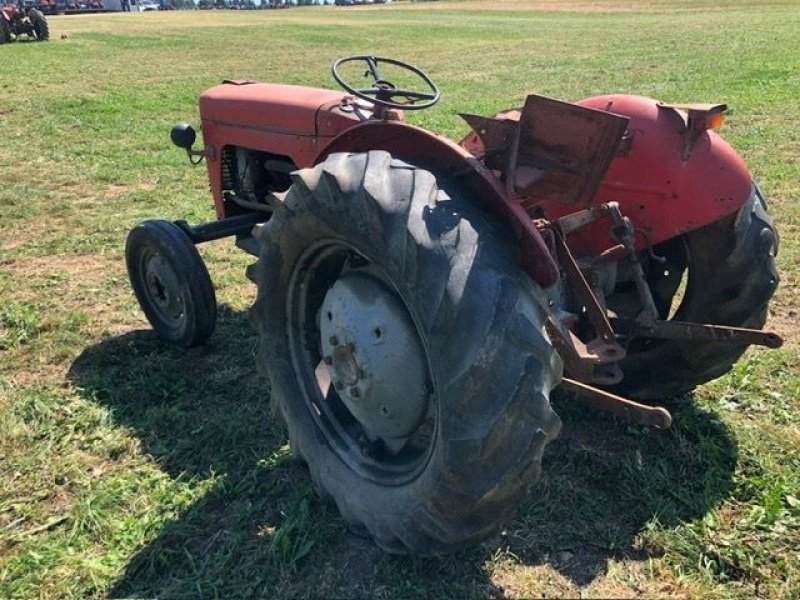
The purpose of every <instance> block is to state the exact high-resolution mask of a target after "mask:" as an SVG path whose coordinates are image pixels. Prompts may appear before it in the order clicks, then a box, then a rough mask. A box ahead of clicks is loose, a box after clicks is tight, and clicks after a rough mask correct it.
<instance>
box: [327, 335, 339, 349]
mask: <svg viewBox="0 0 800 600" xmlns="http://www.w3.org/2000/svg"><path fill="white" fill-rule="evenodd" d="M328 341H329V342H330V343H331V346H338V345H339V338H338V337H336V336H335V335H332V336H331V339H329V340H328Z"/></svg>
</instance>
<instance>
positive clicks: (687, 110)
mask: <svg viewBox="0 0 800 600" xmlns="http://www.w3.org/2000/svg"><path fill="white" fill-rule="evenodd" d="M658 107H659V108H664V109H671V110H673V111H675V112H676V113H677V114H678V115H680V116H681V118H682V119H684V125H685V128H684V130H683V151H682V152H681V160H682V161H683V162H686V161H687V160H689V158H691V156H692V151H693V150H694V146H695V144H696V143H697V140H698V139H700V136H701V135H703V133H705V132H706V131H708V130H709V129H715V128H716V127H719V126H720V125H721V124H722V115H724V114H725V111H726V110H728V106H727V105H726V104H667V103H664V102H659V103H658Z"/></svg>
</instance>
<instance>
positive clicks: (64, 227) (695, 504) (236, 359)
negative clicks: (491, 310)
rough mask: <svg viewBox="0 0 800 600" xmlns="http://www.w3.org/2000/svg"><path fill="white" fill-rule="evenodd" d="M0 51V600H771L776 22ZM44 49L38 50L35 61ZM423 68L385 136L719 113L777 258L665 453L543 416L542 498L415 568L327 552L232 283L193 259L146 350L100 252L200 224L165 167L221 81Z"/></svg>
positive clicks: (219, 258)
mask: <svg viewBox="0 0 800 600" xmlns="http://www.w3.org/2000/svg"><path fill="white" fill-rule="evenodd" d="M51 29H52V31H53V36H52V41H51V42H50V43H48V44H33V43H18V44H13V45H8V46H2V47H0V55H1V56H2V58H3V65H4V66H3V78H2V81H0V167H2V168H0V215H1V216H0V299H1V301H0V477H2V485H0V597H2V598H33V597H44V598H87V597H94V596H99V597H104V596H111V597H119V596H158V597H164V598H167V597H176V598H186V597H229V598H232V597H284V598H292V597H308V596H317V597H321V596H336V597H353V596H370V597H453V598H463V597H487V596H488V597H497V596H503V595H507V596H512V597H531V596H537V595H546V596H551V597H552V596H577V595H579V594H583V595H585V596H595V597H597V596H599V597H608V596H615V597H617V596H638V595H644V596H668V595H670V596H672V595H675V596H684V597H693V598H694V597H708V598H750V597H753V596H760V597H766V598H787V599H789V598H797V597H798V596H800V577H798V572H800V416H798V412H799V411H798V408H800V401H799V399H800V356H798V345H797V342H796V340H797V334H798V332H799V331H800V327H798V321H797V310H798V301H797V296H798V274H799V273H800V254H799V253H798V251H799V248H800V244H798V238H799V236H798V233H800V208H798V202H797V200H798V195H799V194H798V191H800V185H798V181H800V167H799V166H798V160H797V157H798V156H800V6H798V5H797V3H796V2H792V1H784V2H777V1H776V2H755V1H753V2H746V1H744V0H731V1H728V2H724V3H720V2H711V1H702V2H694V1H693V2H689V1H688V0H684V1H681V2H672V1H669V2H668V1H666V0H646V1H643V2H633V1H632V0H617V1H611V0H609V1H606V2H580V1H577V0H575V1H573V2H555V1H554V0H545V1H541V2H529V3H526V2H522V1H514V0H506V1H497V2H492V1H489V2H483V3H479V2H462V3H453V2H451V3H448V2H440V3H430V4H429V3H425V4H413V5H409V4H403V3H397V4H394V5H390V6H383V7H376V8H366V9H355V10H353V9H347V10H345V9H337V8H308V9H300V8H298V9H293V10H289V11H269V12H265V13H240V14H237V13H192V14H190V13H162V14H144V15H109V16H102V17H76V18H71V17H70V18H64V17H62V18H53V19H51ZM62 35H63V36H65V37H63V38H62ZM364 52H373V53H376V54H384V55H391V56H397V57H399V58H402V59H405V60H408V61H410V62H412V63H415V64H418V65H420V66H422V67H424V68H425V69H426V70H427V71H428V72H429V73H430V74H431V76H432V77H433V78H434V79H435V80H436V81H437V82H438V83H439V85H440V87H441V88H442V91H443V100H442V102H441V103H440V104H439V105H438V106H437V107H435V108H434V109H432V110H430V111H425V112H423V113H421V114H415V115H413V116H412V117H411V119H412V120H413V122H415V123H417V124H420V125H423V126H425V127H429V128H432V129H435V130H437V131H439V132H441V133H443V134H446V135H448V136H451V137H454V138H458V137H460V136H461V135H462V134H463V133H465V132H466V126H465V125H464V124H463V123H461V122H460V120H459V119H458V117H457V113H458V112H473V113H483V114H492V113H493V112H496V111H497V110H500V109H503V108H507V107H511V106H515V105H518V104H520V103H521V101H522V99H523V98H524V96H525V94H526V93H527V92H531V91H536V92H539V93H544V94H548V95H552V96H556V97H560V98H564V99H579V98H581V97H584V96H587V95H591V94H597V93H606V92H612V91H625V92H630V93H639V94H645V95H651V96H654V97H657V98H659V99H662V100H666V101H701V102H702V101H725V102H727V103H728V104H729V106H731V111H730V116H729V119H728V120H727V122H726V125H725V127H724V128H723V130H722V132H723V133H724V135H725V136H726V137H727V138H728V139H729V140H730V141H731V142H732V144H733V145H734V146H735V147H736V149H737V150H738V151H739V152H741V153H742V155H743V156H744V158H745V160H746V161H747V163H748V165H749V166H750V167H751V169H752V171H753V172H754V174H755V175H756V177H757V179H758V180H759V181H760V182H761V183H762V185H763V187H764V188H765V190H766V191H767V193H768V194H769V197H770V200H771V203H770V208H771V211H772V213H773V215H774V216H775V219H776V222H777V223H778V226H779V229H780V231H781V234H782V245H781V252H780V255H779V257H778V263H779V270H780V272H781V277H782V283H781V288H780V290H779V292H778V294H777V297H776V299H775V302H774V304H773V307H772V312H771V316H770V318H771V325H772V326H773V327H774V328H776V329H778V330H779V331H780V332H781V333H783V334H784V335H786V336H787V337H788V338H789V342H788V343H787V344H786V345H785V346H784V347H783V348H782V349H781V350H777V351H759V350H753V351H750V352H749V353H748V354H747V355H746V356H745V358H744V359H743V360H742V361H741V362H740V363H739V364H737V365H736V367H735V368H734V370H733V371H732V372H731V373H730V374H728V375H726V376H725V377H723V378H721V379H719V380H718V381H715V382H713V383H711V384H708V385H706V386H703V387H702V388H700V389H699V390H698V391H697V392H696V394H695V395H694V396H693V398H691V399H690V400H692V402H688V403H686V404H684V405H682V406H681V408H679V409H678V410H677V412H676V414H675V425H674V427H673V428H672V429H671V430H669V431H666V432H658V431H651V430H646V429H642V428H640V427H637V426H631V425H627V424H625V423H622V422H619V421H615V420H613V419H611V418H609V417H606V416H604V415H598V414H596V413H593V412H589V411H586V410H584V409H582V407H580V406H579V405H574V404H571V403H569V402H568V401H565V400H561V401H558V402H557V403H556V409H557V410H558V411H559V413H560V414H561V415H562V418H563V420H564V430H563V432H562V435H561V436H560V438H559V439H558V440H557V441H556V442H554V443H553V445H552V446H550V447H549V448H548V450H547V452H546V456H545V461H544V476H543V479H542V481H541V483H540V485H538V486H537V487H536V489H535V490H534V491H533V493H532V494H531V496H530V498H529V500H528V501H527V502H526V504H525V505H524V506H523V508H522V510H521V511H520V514H519V516H518V518H517V519H516V520H514V521H513V522H510V523H508V524H507V526H506V527H505V529H504V531H503V532H502V534H500V535H498V536H496V537H495V538H493V539H491V540H489V541H488V542H486V543H485V544H483V545H482V546H480V547H478V548H475V549H473V550H471V551H468V552H464V553H461V554H458V555H456V556H453V557H446V558H442V559H437V560H420V559H415V558H402V557H401V558H398V557H391V556H387V555H384V554H382V553H381V552H379V551H378V550H377V549H376V548H375V547H374V546H373V545H372V544H371V543H370V542H368V541H365V540H361V539H359V538H356V537H353V536H352V535H351V534H349V533H347V531H346V528H345V527H344V525H343V524H342V522H341V521H340V520H339V518H338V516H337V513H336V510H335V508H332V507H330V506H327V505H324V504H322V503H321V502H320V501H319V500H318V499H317V497H316V496H315V495H314V493H313V490H312V489H311V485H310V483H309V480H308V477H307V474H306V471H305V469H304V468H303V467H302V466H301V465H299V464H298V463H297V462H295V461H293V460H292V459H291V456H290V454H289V451H288V448H287V447H286V445H285V440H284V438H283V434H282V432H281V430H280V428H279V427H277V426H276V425H274V424H273V422H272V418H271V415H270V410H269V406H268V398H269V382H268V381H264V380H262V379H259V378H258V377H257V375H256V370H255V347H256V339H255V337H254V335H253V332H252V330H251V328H250V325H249V323H248V320H247V317H246V314H245V313H246V310H247V308H248V306H249V305H250V304H251V302H252V301H253V297H254V290H253V289H252V286H251V285H250V284H249V282H247V280H246V279H245V277H244V269H245V267H246V266H247V264H248V263H249V262H251V259H249V258H248V257H247V256H245V255H243V254H242V253H240V252H239V251H237V250H235V249H234V248H233V247H232V244H230V243H228V242H219V243H213V244H210V245H208V246H207V247H204V248H203V249H202V253H203V254H204V256H205V258H206V259H207V262H208V264H209V267H210V271H211V273H212V277H213V278H214V281H215V284H216V286H217V290H218V299H219V301H220V302H221V303H222V307H221V309H220V322H219V325H218V329H217V332H216V333H215V334H214V336H213V338H212V340H211V342H210V344H209V345H208V346H206V347H204V348H198V349H193V350H190V351H179V350H176V349H172V348H169V347H167V346H165V345H164V344H162V343H160V342H158V341H157V340H156V339H155V338H154V337H153V335H152V334H151V333H150V332H149V330H148V328H147V325H146V322H145V320H144V319H143V317H142V315H141V314H140V312H139V310H138V307H137V306H136V303H135V300H134V298H133V296H132V294H131V293H130V291H129V289H128V283H127V276H126V274H125V271H124V266H123V254H122V248H123V244H124V239H125V236H126V234H127V231H128V230H129V228H130V227H131V226H132V225H133V224H135V223H136V222H137V221H139V220H141V219H143V218H147V217H152V216H163V217H166V218H187V219H188V220H190V221H201V220H206V219H210V218H212V217H213V212H212V210H211V206H210V198H209V195H208V192H207V183H206V177H205V171H204V169H203V168H191V167H190V166H189V165H188V164H187V161H186V160H185V156H184V155H183V154H182V153H181V152H179V151H178V150H176V149H175V148H174V147H172V146H171V145H170V144H169V142H168V138H167V135H168V132H169V128H170V126H171V125H172V124H173V123H174V122H176V121H179V120H191V121H194V122H197V120H198V119H197V107H196V99H197V95H198V94H199V93H200V92H201V91H202V90H203V89H205V88H206V87H208V86H210V85H213V84H215V83H217V82H219V81H220V80H221V79H225V78H253V79H262V80H267V81H274V82H285V83H296V84H306V85H316V86H327V87H332V86H333V82H332V81H331V79H330V76H329V65H330V63H331V62H332V61H333V59H334V58H336V57H338V56H341V55H344V54H350V53H364Z"/></svg>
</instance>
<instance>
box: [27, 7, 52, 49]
mask: <svg viewBox="0 0 800 600" xmlns="http://www.w3.org/2000/svg"><path fill="white" fill-rule="evenodd" d="M28 19H30V22H31V25H32V26H33V32H34V33H35V34H36V39H37V40H38V41H40V42H46V41H47V40H49V39H50V27H49V26H48V25H47V19H45V17H44V15H43V14H42V12H41V11H40V10H37V9H35V8H33V9H31V10H30V11H29V12H28Z"/></svg>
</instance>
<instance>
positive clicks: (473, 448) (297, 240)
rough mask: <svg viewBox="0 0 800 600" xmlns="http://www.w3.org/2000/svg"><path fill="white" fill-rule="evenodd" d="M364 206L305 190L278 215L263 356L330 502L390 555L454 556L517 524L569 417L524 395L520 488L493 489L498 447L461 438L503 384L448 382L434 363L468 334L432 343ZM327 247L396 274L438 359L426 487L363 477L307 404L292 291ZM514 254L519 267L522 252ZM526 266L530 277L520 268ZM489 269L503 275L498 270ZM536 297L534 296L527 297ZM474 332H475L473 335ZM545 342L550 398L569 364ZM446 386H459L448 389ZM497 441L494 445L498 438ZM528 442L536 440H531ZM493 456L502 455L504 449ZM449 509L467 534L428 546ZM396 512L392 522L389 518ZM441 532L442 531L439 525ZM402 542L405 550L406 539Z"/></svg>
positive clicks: (519, 422) (273, 225)
mask: <svg viewBox="0 0 800 600" xmlns="http://www.w3.org/2000/svg"><path fill="white" fill-rule="evenodd" d="M370 154H373V153H370ZM356 204H358V202H354V203H353V205H352V206H350V205H347V203H344V205H340V206H339V207H338V208H331V207H332V206H335V205H336V203H335V202H332V201H330V199H325V200H324V201H318V199H317V198H315V196H314V195H313V194H309V193H307V192H303V191H301V190H296V189H294V188H293V189H292V190H290V192H289V195H288V196H287V198H286V202H285V210H283V211H281V212H279V213H278V214H276V215H275V216H273V219H272V220H271V221H270V222H269V223H268V224H267V225H266V226H265V227H268V228H269V231H270V232H271V234H270V235H268V236H264V238H263V247H262V253H261V260H260V262H259V275H258V277H257V278H258V279H259V281H260V282H261V285H260V286H259V299H258V301H257V304H256V308H255V309H254V313H253V316H254V318H255V319H256V320H257V321H260V325H261V328H262V331H263V332H266V335H265V336H264V337H266V338H267V339H266V341H265V343H264V344H263V345H262V348H261V352H262V353H263V356H264V358H265V362H266V366H267V369H268V373H269V377H270V380H271V389H272V394H273V398H275V399H277V402H278V404H279V406H278V408H279V409H280V411H281V412H282V413H283V415H284V418H285V421H286V423H287V427H288V430H289V438H290V440H291V442H292V447H293V451H294V452H295V453H296V454H297V455H298V456H299V457H300V458H303V459H305V460H306V462H307V463H308V465H309V468H310V470H311V475H312V479H313V480H314V481H315V482H316V483H317V484H318V487H319V488H320V490H319V491H321V492H322V493H323V494H329V495H330V497H331V498H332V499H333V501H334V502H335V503H336V504H337V507H338V508H339V510H340V512H341V513H342V515H343V517H344V518H345V520H346V521H348V523H350V524H352V525H356V526H361V525H366V527H367V529H368V530H369V531H370V532H371V533H372V535H373V536H374V537H375V538H376V541H378V543H379V544H380V545H381V547H382V548H383V549H384V550H387V551H390V552H405V551H407V550H408V548H409V547H411V548H413V549H414V551H415V552H417V553H424V554H437V553H440V552H449V551H452V550H455V549H457V548H460V547H462V546H464V545H465V544H469V543H472V542H474V541H475V540H476V539H480V538H482V537H485V536H486V535H487V534H488V533H491V532H492V531H493V530H494V529H495V528H496V524H497V522H498V521H499V520H501V519H503V518H506V517H508V516H510V513H511V511H513V510H515V509H516V507H517V505H518V504H519V502H520V501H521V498H522V497H524V494H525V493H526V492H527V488H528V485H529V484H530V483H531V482H532V481H533V480H535V479H536V478H537V477H538V474H539V470H540V460H541V454H542V451H543V449H544V445H545V443H546V442H547V441H549V439H551V438H552V437H554V436H555V435H556V433H557V431H558V428H559V427H560V421H558V417H557V416H555V413H553V412H552V409H550V407H549V403H547V402H546V397H545V398H544V400H545V404H546V407H547V408H546V410H539V411H537V410H530V409H528V407H527V406H525V407H523V404H526V403H527V401H528V399H527V398H515V405H514V410H515V412H514V418H515V419H516V420H515V422H514V424H513V429H514V436H513V437H514V439H515V440H517V441H516V442H513V444H514V448H513V450H512V449H509V462H510V463H512V466H507V465H503V469H505V471H504V472H507V473H508V479H509V480H513V482H515V483H514V485H508V486H507V488H503V489H500V486H499V485H497V484H496V483H495V482H492V481H491V477H488V476H487V477H484V478H482V469H486V468H487V465H486V464H484V462H482V460H481V458H482V454H483V453H485V452H488V450H486V448H484V447H482V446H481V444H480V443H471V442H470V443H467V442H464V443H463V444H461V443H460V439H461V438H462V437H464V436H466V432H468V431H470V430H471V429H474V428H475V420H476V419H479V418H480V416H479V415H472V414H470V412H471V411H476V412H478V413H480V412H481V410H488V409H487V408H486V405H489V404H491V399H492V397H493V394H494V393H495V391H494V390H493V389H492V385H491V380H490V379H489V378H486V377H481V375H482V373H481V372H480V369H475V368H473V369H472V370H471V371H470V372H469V374H468V376H464V377H461V378H460V379H459V378H457V379H452V378H450V377H445V375H444V374H443V373H442V372H441V371H440V370H439V368H438V367H437V365H436V364H434V363H436V362H437V361H436V360H432V359H431V357H432V356H436V355H437V354H438V353H449V354H455V353H456V352H457V350H456V348H454V347H453V346H455V345H457V344H458V343H459V342H458V339H457V338H458V334H460V333H461V332H454V333H456V335H452V336H439V338H441V339H439V341H438V344H437V342H435V341H434V340H432V339H431V337H430V335H429V334H430V331H429V330H428V329H427V328H426V326H425V325H424V324H423V325H421V323H424V322H425V318H424V317H423V316H422V315H421V314H420V313H419V312H418V310H417V308H418V307H417V306H416V303H415V300H414V298H415V293H414V290H413V289H411V288H409V287H408V285H409V284H408V283H406V282H405V280H404V274H403V273H402V268H401V267H400V266H399V265H398V264H397V263H396V262H395V261H393V260H392V259H391V257H389V256H387V254H386V253H384V252H382V249H383V246H382V244H383V243H384V242H385V240H383V238H382V237H381V236H380V235H379V232H380V229H379V228H375V227H370V218H371V216H370V215H368V214H364V212H365V211H363V210H362V207H360V206H356ZM331 210H337V211H339V212H340V214H339V215H338V217H334V216H333V215H330V214H328V213H329V211H331ZM489 238H490V239H491V236H489ZM326 240H337V241H339V242H344V243H346V244H347V245H349V246H351V247H353V248H355V249H356V250H357V251H358V252H359V253H360V254H362V255H364V256H365V257H367V258H369V259H371V260H372V261H373V262H374V263H376V264H377V266H378V267H379V268H380V269H381V270H382V271H384V272H385V273H386V274H387V276H388V278H389V279H390V280H391V281H392V282H393V285H394V288H395V291H396V292H397V294H398V296H400V298H401V299H402V300H403V302H404V304H405V306H406V308H407V309H408V310H409V313H410V314H411V316H412V319H413V320H414V321H415V323H416V324H417V332H418V335H419V337H420V340H421V342H422V344H423V347H424V348H425V349H426V351H427V352H428V357H429V361H428V362H429V369H430V373H431V376H432V378H433V380H434V386H435V388H436V398H437V400H436V402H437V404H436V406H435V410H436V411H437V418H436V433H435V435H434V439H433V441H432V445H433V447H432V450H431V452H430V454H429V457H428V460H427V463H426V464H425V465H424V467H423V469H422V470H421V472H419V474H418V475H417V476H416V477H415V478H414V479H412V480H410V481H407V482H406V483H404V484H402V485H395V486H386V485H381V484H379V483H377V482H374V481H370V480H367V479H365V478H363V477H361V476H360V475H359V474H357V473H356V472H355V471H353V470H352V469H351V468H350V467H348V466H347V465H346V463H345V462H344V461H343V460H342V459H341V458H340V457H339V456H338V454H337V453H336V452H335V451H333V450H332V449H331V447H330V444H329V441H328V440H327V438H326V436H325V434H324V433H323V432H322V431H321V430H320V428H319V426H318V424H317V423H316V419H315V418H314V417H313V416H312V414H311V411H310V409H309V407H308V406H307V400H306V399H305V397H306V396H305V392H304V390H303V389H302V384H299V383H298V381H297V377H296V376H295V365H293V364H292V358H291V357H290V353H288V352H286V351H285V349H286V348H288V347H289V344H290V341H289V336H288V332H287V322H288V315H289V312H290V310H292V307H290V306H288V300H287V296H288V294H287V291H288V289H289V287H290V286H291V285H292V278H293V276H294V273H295V269H296V268H297V266H298V263H299V262H300V261H301V258H302V256H303V255H304V253H305V252H306V249H308V248H310V247H312V246H314V245H316V244H320V243H323V242H325V241H326ZM478 240H479V241H478V246H479V247H478V250H477V251H476V252H477V253H480V252H481V246H483V245H484V244H485V243H494V242H484V240H483V238H480V237H479V238H478ZM501 245H502V244H501ZM424 251H425V252H427V253H428V254H427V255H426V256H427V257H428V258H429V259H431V260H434V261H435V260H440V261H442V263H443V264H444V268H446V269H449V268H452V264H451V265H449V266H448V261H451V260H453V257H452V256H448V255H447V252H448V249H447V248H446V247H445V245H441V244H440V245H438V246H436V247H433V248H430V249H426V250H424ZM506 258H507V259H508V261H509V262H513V256H511V257H506ZM514 267H515V268H517V269H518V267H516V265H514ZM487 270H488V271H491V269H489V268H487ZM530 292H531V290H529V289H528V290H526V293H530ZM523 295H524V294H522V293H521V294H520V296H523ZM515 298H516V296H515ZM517 300H518V302H520V303H525V302H528V303H529V304H530V305H531V306H530V310H531V311H533V312H536V313H537V314H540V313H541V311H542V310H543V309H542V306H541V305H540V304H539V301H538V300H537V301H534V300H533V299H532V298H527V299H520V298H517ZM534 305H535V306H534ZM464 335H470V332H466V333H465V334H464ZM497 337H498V338H499V337H500V336H497ZM454 338H455V339H454ZM542 344H544V345H546V348H545V347H543V348H539V349H538V350H539V351H540V352H541V353H542V354H543V355H544V356H545V359H544V360H542V361H541V362H542V364H541V365H540V368H539V370H538V371H537V370H536V368H533V369H532V372H536V374H537V376H539V375H540V376H541V379H543V384H542V385H543V386H544V388H545V389H547V390H548V391H549V387H548V386H552V385H555V384H556V383H557V380H558V378H559V377H560V366H561V365H560V361H559V360H558V357H557V355H556V353H555V351H554V349H553V348H552V346H550V345H549V342H547V343H545V342H542ZM486 352H487V354H491V353H495V354H496V353H497V352H498V349H497V348H495V347H493V346H491V342H490V343H489V345H487V348H486ZM528 352H530V350H528ZM519 354H520V356H519V357H518V358H516V359H514V360H518V361H519V362H520V363H522V362H524V363H525V364H524V365H523V366H522V367H521V368H523V369H524V368H527V367H528V362H526V361H528V360H532V359H531V357H530V356H529V355H527V354H526V352H525V350H524V349H520V353H519ZM489 360H490V359H488V358H487V361H489ZM445 379H448V381H447V382H445ZM470 402H471V403H472V404H470ZM536 402H539V400H538V399H534V400H531V404H532V405H533V404H535V403H536ZM542 413H546V414H542ZM509 418H511V417H509ZM543 422H547V425H543ZM556 422H557V424H556ZM504 426H509V425H508V424H504ZM545 429H546V430H547V431H545ZM487 436H488V437H491V435H490V434H487ZM499 437H500V438H501V439H492V443H493V444H498V445H502V444H503V443H509V444H511V443H512V442H511V440H504V439H502V436H499ZM509 437H511V436H509ZM520 439H522V440H524V441H522V442H519V440H520ZM491 451H495V448H494V446H492V448H491ZM518 455H519V456H523V457H524V460H519V461H517V462H518V463H519V464H514V463H513V460H512V459H511V456H513V457H516V456H518ZM510 482H511V481H508V482H506V483H510ZM493 494H494V495H493ZM442 506H447V510H448V518H449V519H451V521H452V523H453V524H454V525H453V526H454V527H456V528H460V532H459V533H458V534H456V535H455V536H453V535H451V534H450V533H442V534H441V537H440V539H439V540H438V541H433V542H431V541H430V540H426V539H423V538H425V535H423V534H418V533H415V532H413V531H411V530H412V529H413V527H412V526H411V525H410V524H411V523H420V522H426V520H427V521H430V520H431V519H430V518H429V517H428V515H430V514H431V513H432V512H436V511H440V510H441V507H442ZM386 515H391V517H390V518H387V517H386ZM431 527H438V526H437V525H435V524H432V525H431ZM423 529H424V526H423ZM398 538H400V539H402V540H403V543H399V542H397V539H398ZM442 538H444V539H442ZM448 538H449V539H448ZM415 539H416V540H417V541H415Z"/></svg>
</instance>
